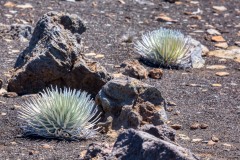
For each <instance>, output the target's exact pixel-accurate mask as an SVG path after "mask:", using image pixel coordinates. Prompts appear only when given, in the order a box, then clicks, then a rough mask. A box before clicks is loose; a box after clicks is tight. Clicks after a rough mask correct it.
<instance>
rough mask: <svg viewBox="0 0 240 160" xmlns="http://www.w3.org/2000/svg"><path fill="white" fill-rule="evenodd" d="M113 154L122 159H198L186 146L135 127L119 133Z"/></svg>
mask: <svg viewBox="0 0 240 160" xmlns="http://www.w3.org/2000/svg"><path fill="white" fill-rule="evenodd" d="M111 156H112V158H113V157H115V158H116V159H122V160H125V159H126V160H135V159H137V160H153V159H154V160H163V159H166V160H167V159H169V160H197V159H198V158H197V157H195V155H193V154H192V153H191V152H190V151H189V150H188V149H186V148H183V147H181V146H178V145H176V144H173V143H170V142H167V141H164V140H161V139H158V138H157V137H155V136H153V135H151V134H148V133H146V132H143V131H136V130H134V129H128V130H126V131H124V132H123V133H121V134H120V135H119V137H118V138H117V140H116V142H115V144H114V146H113V150H112V153H111Z"/></svg>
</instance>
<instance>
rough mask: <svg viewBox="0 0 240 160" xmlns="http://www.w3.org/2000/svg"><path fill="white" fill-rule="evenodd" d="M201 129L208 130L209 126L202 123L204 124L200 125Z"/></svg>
mask: <svg viewBox="0 0 240 160" xmlns="http://www.w3.org/2000/svg"><path fill="white" fill-rule="evenodd" d="M200 128H201V129H206V128H208V125H207V124H205V123H202V124H200Z"/></svg>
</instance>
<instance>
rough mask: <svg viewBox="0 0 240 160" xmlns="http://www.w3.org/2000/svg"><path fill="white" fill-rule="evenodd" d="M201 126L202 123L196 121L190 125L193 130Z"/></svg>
mask: <svg viewBox="0 0 240 160" xmlns="http://www.w3.org/2000/svg"><path fill="white" fill-rule="evenodd" d="M199 127H200V124H199V123H194V124H192V125H191V126H190V129H191V130H195V129H198V128H199Z"/></svg>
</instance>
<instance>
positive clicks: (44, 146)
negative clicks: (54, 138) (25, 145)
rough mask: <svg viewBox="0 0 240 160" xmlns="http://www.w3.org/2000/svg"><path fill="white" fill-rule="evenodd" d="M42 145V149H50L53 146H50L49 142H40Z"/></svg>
mask: <svg viewBox="0 0 240 160" xmlns="http://www.w3.org/2000/svg"><path fill="white" fill-rule="evenodd" d="M42 147H43V148H44V149H52V148H53V147H52V146H50V145H49V144H42Z"/></svg>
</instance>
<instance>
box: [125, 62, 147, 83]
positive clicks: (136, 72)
mask: <svg viewBox="0 0 240 160" xmlns="http://www.w3.org/2000/svg"><path fill="white" fill-rule="evenodd" d="M121 72H122V74H123V75H126V76H130V77H133V78H137V79H146V78H147V76H148V71H147V70H146V69H145V68H144V67H143V66H142V65H141V64H140V63H139V62H138V60H126V61H124V62H123V63H122V64H121Z"/></svg>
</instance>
